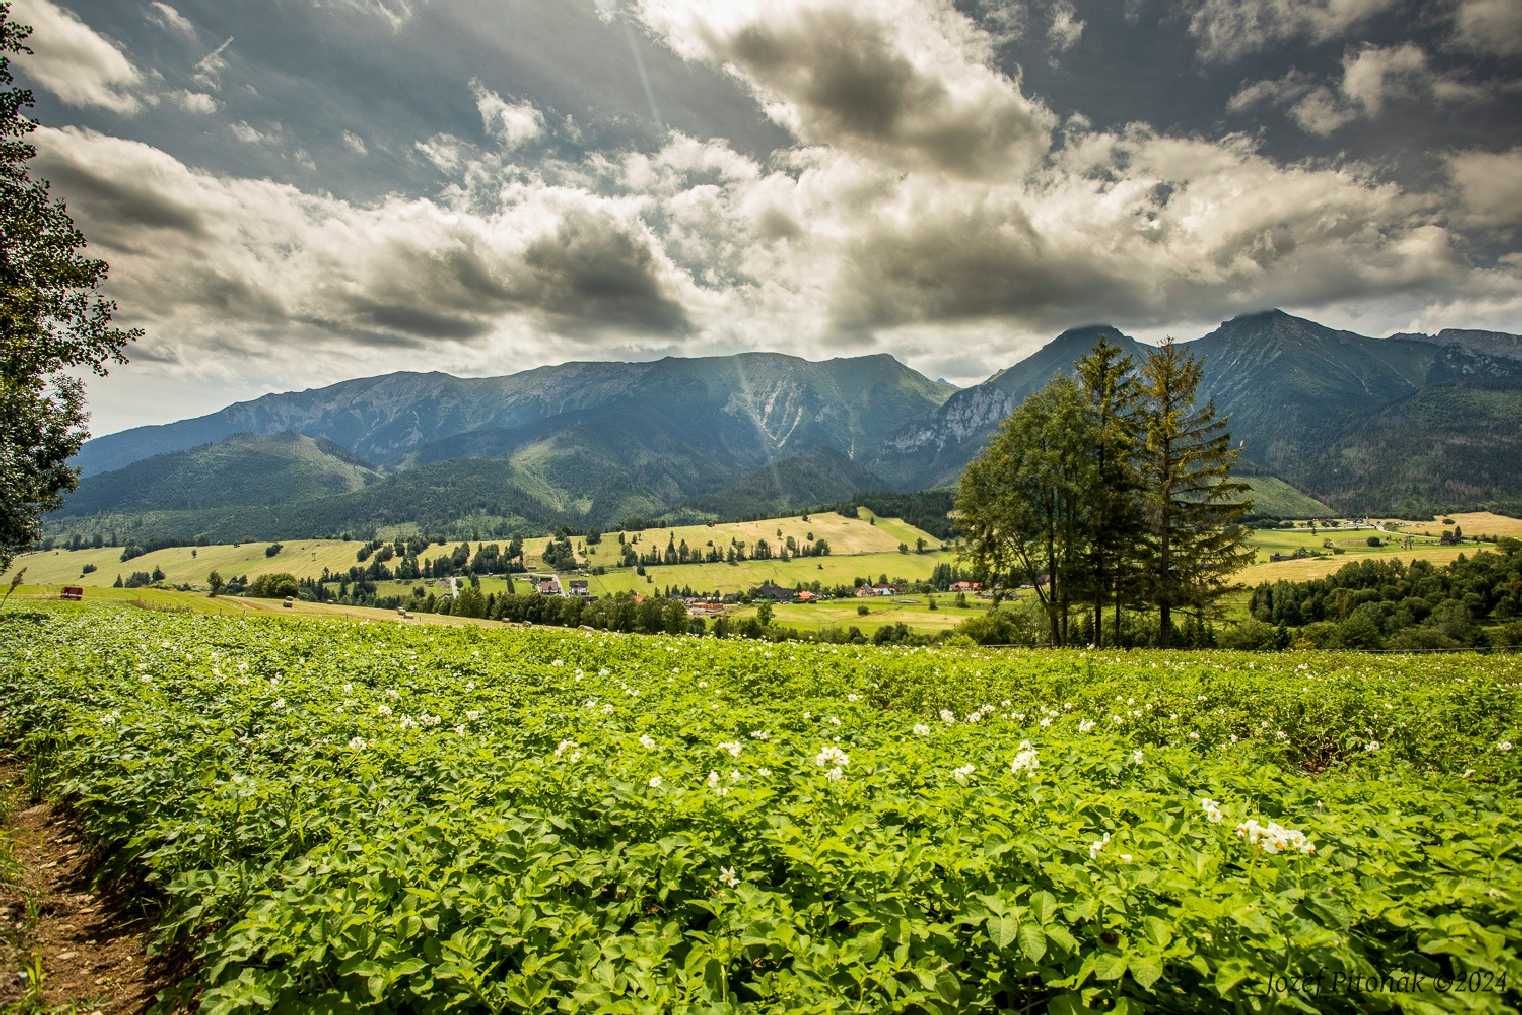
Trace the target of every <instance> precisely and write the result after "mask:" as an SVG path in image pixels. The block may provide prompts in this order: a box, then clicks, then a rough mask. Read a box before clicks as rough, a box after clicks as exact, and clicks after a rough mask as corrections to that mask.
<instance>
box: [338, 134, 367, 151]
mask: <svg viewBox="0 0 1522 1015" xmlns="http://www.w3.org/2000/svg"><path fill="white" fill-rule="evenodd" d="M343 143H344V147H345V148H347V149H349V151H351V152H353V153H354V154H355V155H369V154H370V146H369V145H367V144H365V139H364V138H362V137H360V136H359V135H358V134H356V133H354V132H353V131H352V130H346V131H344V132H343Z"/></svg>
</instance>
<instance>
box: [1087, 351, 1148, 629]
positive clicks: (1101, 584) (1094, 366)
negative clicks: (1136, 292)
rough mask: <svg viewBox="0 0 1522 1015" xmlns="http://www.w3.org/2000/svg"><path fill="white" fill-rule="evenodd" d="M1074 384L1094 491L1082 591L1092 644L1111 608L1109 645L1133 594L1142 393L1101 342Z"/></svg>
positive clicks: (1123, 361)
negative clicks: (1084, 416) (1083, 403)
mask: <svg viewBox="0 0 1522 1015" xmlns="http://www.w3.org/2000/svg"><path fill="white" fill-rule="evenodd" d="M1077 373H1078V381H1079V384H1080V385H1081V386H1082V388H1083V394H1084V397H1085V398H1086V399H1087V401H1088V410H1089V416H1090V421H1091V426H1092V434H1093V437H1092V443H1091V444H1090V446H1089V448H1088V453H1089V456H1090V458H1091V459H1092V462H1093V468H1094V479H1095V488H1094V493H1093V500H1092V502H1091V505H1090V506H1091V514H1090V531H1089V547H1088V562H1087V563H1088V573H1087V574H1086V575H1085V581H1086V584H1087V591H1088V594H1089V596H1090V602H1091V603H1092V608H1093V621H1092V623H1093V628H1094V631H1093V641H1094V644H1095V645H1103V644H1104V607H1105V605H1106V602H1110V603H1113V605H1114V609H1115V620H1114V633H1113V634H1112V636H1111V637H1112V641H1113V643H1114V644H1116V645H1119V644H1120V635H1121V621H1120V611H1121V605H1122V602H1123V601H1124V599H1125V597H1126V596H1127V595H1128V594H1131V593H1133V591H1134V589H1135V585H1136V574H1137V569H1138V564H1139V557H1140V553H1139V547H1140V546H1141V544H1142V543H1143V541H1144V538H1145V536H1144V533H1143V529H1142V514H1141V506H1140V501H1139V497H1138V494H1139V493H1140V490H1141V480H1140V477H1139V476H1138V474H1137V469H1136V452H1137V447H1138V444H1139V443H1140V438H1141V417H1140V401H1141V389H1140V384H1139V382H1138V381H1137V378H1136V374H1135V365H1134V363H1133V362H1132V360H1131V357H1130V356H1127V355H1125V354H1123V353H1122V352H1121V351H1120V349H1119V348H1118V347H1117V346H1114V345H1111V344H1110V343H1109V342H1107V341H1106V340H1105V339H1104V338H1103V337H1101V338H1100V339H1099V341H1098V342H1097V343H1096V344H1095V346H1094V349H1093V351H1091V352H1090V353H1089V354H1088V355H1087V356H1085V357H1084V358H1083V359H1081V360H1079V361H1078V365H1077Z"/></svg>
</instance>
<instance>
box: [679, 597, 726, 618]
mask: <svg viewBox="0 0 1522 1015" xmlns="http://www.w3.org/2000/svg"><path fill="white" fill-rule="evenodd" d="M723 615H724V604H723V603H716V602H714V601H712V600H710V599H692V600H688V602H687V616H689V617H721V616H723Z"/></svg>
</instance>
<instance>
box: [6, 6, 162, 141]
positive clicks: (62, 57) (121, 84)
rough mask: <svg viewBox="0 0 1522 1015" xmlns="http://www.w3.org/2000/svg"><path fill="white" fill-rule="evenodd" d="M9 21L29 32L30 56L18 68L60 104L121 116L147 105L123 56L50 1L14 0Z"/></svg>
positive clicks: (140, 81) (135, 71)
mask: <svg viewBox="0 0 1522 1015" xmlns="http://www.w3.org/2000/svg"><path fill="white" fill-rule="evenodd" d="M11 16H12V19H13V20H14V21H16V22H17V23H19V24H23V25H30V26H32V30H33V31H32V37H31V38H30V39H29V40H28V41H27V45H29V46H30V47H31V48H32V53H30V54H23V55H22V56H21V57H20V58H19V59H18V60H17V63H18V64H19V66H20V67H21V69H22V71H23V72H24V74H25V75H26V76H27V77H29V78H30V79H31V80H33V81H35V82H36V83H37V84H39V85H41V86H42V87H44V88H46V89H47V90H48V91H50V92H52V93H53V94H54V95H56V96H58V98H59V99H60V100H62V101H63V102H66V103H68V104H69V105H71V106H99V107H101V108H103V109H109V110H111V111H112V112H114V113H124V114H131V113H136V112H138V111H140V110H141V109H142V108H143V106H144V105H145V104H146V103H151V101H152V100H151V99H145V98H144V97H143V96H142V95H140V94H139V92H138V90H139V89H140V87H141V86H142V85H143V83H144V80H143V75H142V73H141V72H140V71H138V69H137V68H136V67H135V66H133V64H132V61H131V60H129V59H128V58H127V55H126V54H125V53H123V52H122V51H121V49H120V48H118V47H117V45H116V44H115V43H113V42H111V40H109V39H107V38H106V37H104V36H103V35H100V34H99V33H98V32H96V31H95V30H94V29H92V28H91V27H90V26H89V25H86V24H85V23H84V22H83V21H80V20H79V19H78V18H76V17H75V16H74V15H73V14H71V13H70V12H68V11H66V10H64V9H63V8H61V7H59V6H57V5H56V4H54V3H53V2H52V0H16V2H15V5H14V6H13V7H12V9H11Z"/></svg>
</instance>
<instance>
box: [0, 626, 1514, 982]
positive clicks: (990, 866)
mask: <svg viewBox="0 0 1522 1015" xmlns="http://www.w3.org/2000/svg"><path fill="white" fill-rule="evenodd" d="M1519 678H1522V660H1516V659H1510V658H1498V657H1479V656H1472V657H1450V658H1443V659H1426V658H1423V659H1406V658H1396V657H1370V656H1360V655H1356V654H1332V653H1324V654H1304V653H1295V654H1288V655H1285V656H1283V657H1275V658H1264V657H1261V656H1247V655H1233V654H1226V653H1191V654H1189V655H1180V656H1175V655H1169V654H1166V653H1140V652H1132V653H1082V652H1056V651H1037V652H1007V653H994V652H980V651H972V650H968V651H958V650H947V649H940V650H932V649H903V650H900V649H883V648H868V647H858V646H832V645H789V644H778V645H772V644H757V643H752V642H726V641H720V640H715V639H706V640H699V639H691V638H684V637H643V638H639V637H628V636H619V635H610V634H603V633H597V632H588V631H583V632H565V631H541V630H532V631H529V630H510V631H501V632H497V631H486V630H480V629H473V628H458V629H453V628H451V629H445V628H429V629H408V628H403V627H401V626H399V625H396V626H390V625H387V626H383V625H378V624H373V625H372V624H365V625H342V624H335V623H329V622H315V621H301V620H284V619H282V620H267V619H263V618H257V619H256V618H250V619H246V620H245V619H236V618H231V619H230V618H225V617H224V618H218V617H196V616H178V615H164V614H151V613H146V612H130V611H126V610H120V611H118V610H112V609H106V608H99V607H96V608H74V607H58V608H56V609H52V610H49V611H48V612H47V613H46V614H45V615H43V616H41V617H38V618H35V619H34V620H32V621H27V620H24V619H12V620H9V621H7V622H4V623H0V744H3V745H5V746H6V747H8V748H9V749H11V750H13V751H15V752H17V753H19V754H21V755H22V756H24V757H26V758H28V759H31V760H33V762H34V765H35V767H36V770H37V771H38V772H39V774H40V778H41V779H42V780H43V782H44V785H45V786H46V787H47V789H48V790H49V792H51V793H53V794H55V795H56V796H58V797H60V798H62V799H64V800H66V801H67V802H68V803H69V804H70V805H71V806H72V808H73V809H74V813H75V814H76V815H77V817H78V820H79V822H80V823H81V826H82V828H83V830H84V832H85V833H86V835H87V836H88V839H89V841H90V842H91V843H92V844H93V846H94V847H95V849H96V850H97V851H98V855H99V857H100V860H101V863H102V865H103V871H104V873H105V875H106V876H108V877H114V878H118V879H121V880H122V881H123V882H125V883H129V884H132V885H135V886H138V887H139V889H140V890H141V891H144V892H146V893H150V894H151V895H153V896H154V897H155V901H156V902H157V904H158V906H159V910H158V911H159V912H160V913H161V922H160V925H159V935H160V940H159V946H160V947H161V948H162V949H165V950H167V951H169V952H171V953H174V952H178V953H179V954H182V955H186V956H189V957H191V958H193V959H194V960H195V961H193V962H192V963H190V964H189V965H188V966H187V967H186V968H188V969H189V970H190V973H189V977H188V979H187V980H186V981H185V982H184V983H183V984H181V986H180V988H179V989H180V990H181V992H182V995H181V997H182V999H183V1000H188V1001H191V1002H193V1003H195V1004H198V1005H200V1006H201V1007H203V1008H204V1010H207V1011H213V1012H225V1011H244V1010H258V1009H269V1008H281V1009H283V1010H323V1011H344V1010H352V1009H359V1008H365V1007H374V1008H376V1009H379V1010H393V1011H402V1010H406V1011H445V1010H447V1011H551V1010H561V1011H572V1010H574V1011H594V1010H595V1011H612V1012H664V1011H673V1010H706V1011H727V1010H739V1009H750V1010H769V1011H817V1012H823V1011H853V1012H881V1011H917V1012H918V1011H923V1012H975V1011H991V1010H1005V1011H1044V1010H1051V1011H1057V1012H1081V1011H1086V1010H1105V1011H1122V1010H1123V1011H1143V1010H1155V1011H1200V1012H1215V1011H1223V1010H1228V1011H1229V1010H1236V1011H1269V1010H1300V1011H1325V1010H1343V1011H1367V1010H1392V1009H1396V1008H1399V1009H1402V1010H1406V1011H1448V1010H1454V1009H1456V1008H1458V1009H1472V1010H1514V1009H1513V1008H1511V1007H1509V1006H1510V1005H1512V1004H1513V999H1514V998H1515V996H1516V994H1515V992H1514V991H1515V987H1516V985H1517V984H1518V983H1522V918H1519V898H1522V863H1519V861H1522V836H1519V835H1518V831H1517V830H1518V828H1519V819H1522V794H1519V793H1518V789H1519V785H1522V757H1519V755H1518V753H1517V752H1513V751H1511V750H1510V740H1511V739H1518V740H1522V724H1519V723H1522V719H1519V712H1522V710H1519V703H1522V697H1519V695H1522V691H1519V687H1522V680H1519ZM1418 975H1420V976H1422V977H1425V978H1427V979H1425V980H1420V981H1418V980H1415V979H1412V978H1414V977H1416V976H1418ZM1401 976H1406V977H1407V980H1405V981H1400V980H1398V979H1397V978H1398V977H1401ZM1381 977H1383V978H1384V980H1383V981H1381V979H1380V978H1381ZM1432 977H1440V978H1446V979H1442V980H1436V981H1435V980H1433V979H1431V978H1432ZM1457 977H1466V978H1467V979H1464V980H1462V981H1461V982H1462V984H1463V985H1464V986H1465V988H1466V989H1464V990H1462V991H1461V990H1458V989H1456V988H1454V987H1453V986H1452V985H1451V980H1452V979H1453V978H1457ZM1438 983H1442V984H1446V986H1444V987H1443V988H1442V989H1441V990H1440V989H1439V987H1438V986H1436V985H1435V984H1438ZM1469 988H1473V989H1469Z"/></svg>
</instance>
